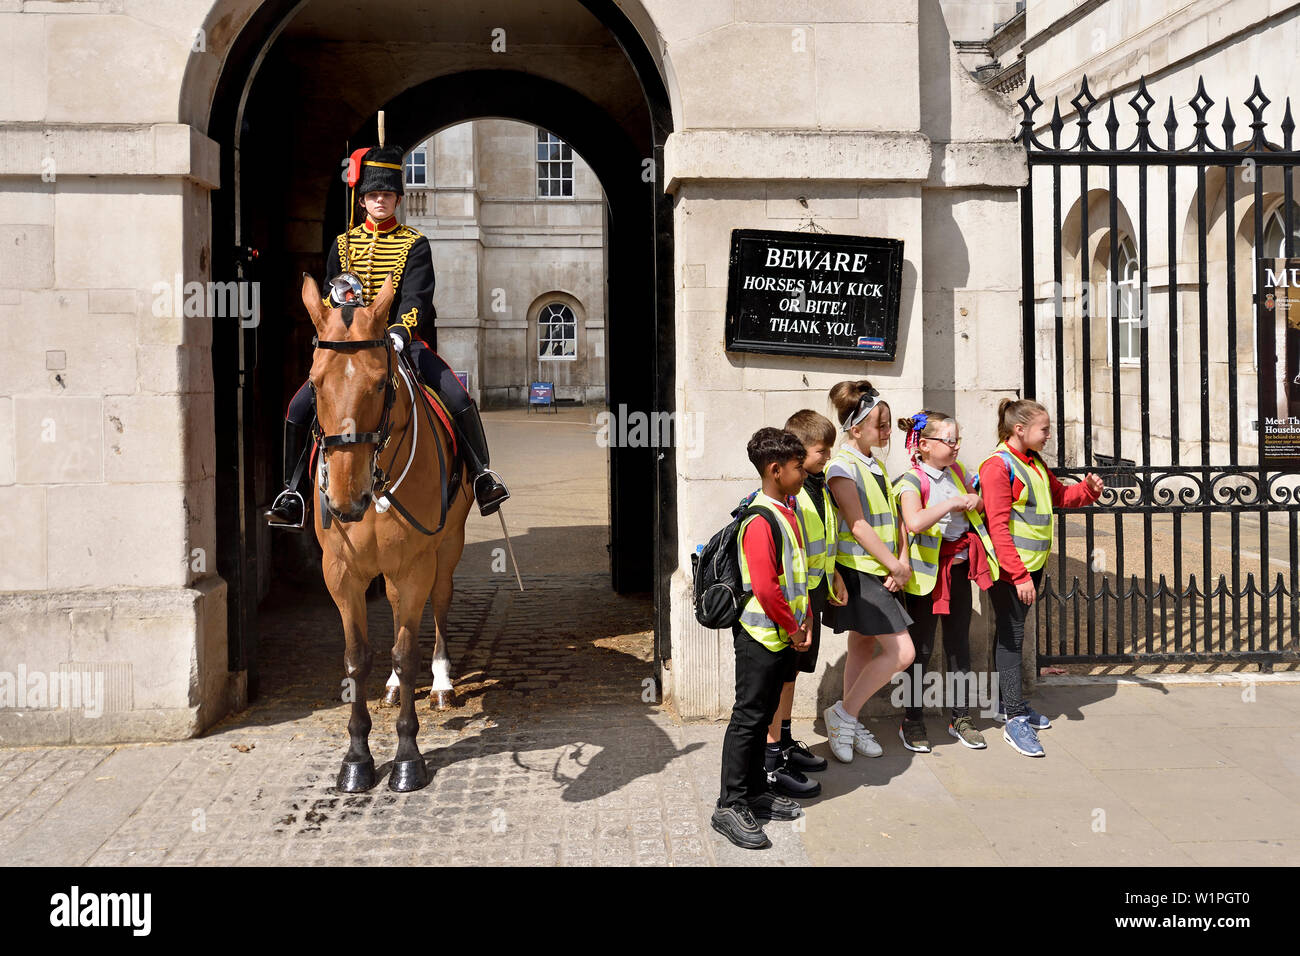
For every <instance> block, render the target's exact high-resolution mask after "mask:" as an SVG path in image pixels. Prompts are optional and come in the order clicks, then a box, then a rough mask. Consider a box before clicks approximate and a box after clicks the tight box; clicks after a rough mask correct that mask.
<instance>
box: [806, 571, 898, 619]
mask: <svg viewBox="0 0 1300 956" xmlns="http://www.w3.org/2000/svg"><path fill="white" fill-rule="evenodd" d="M836 570H837V571H839V572H840V577H842V578H843V579H844V589H845V591H847V592H848V596H849V600H848V603H847V604H845V605H844V606H843V607H836V606H835V605H834V604H827V605H826V611H825V612H824V613H823V614H822V624H823V625H825V626H826V627H829V628H830V629H831V630H832V631H834V632H835V633H836V634H839V633H841V632H843V631H857V632H858V633H859V634H869V635H871V634H897V633H898V632H899V631H902V630H904V629H905V628H908V627H910V626H911V625H912V616H911V615H910V614H908V613H907V609H906V608H905V607H903V601H902V592H901V591H900V592H898V593H897V594H895V593H894V592H892V591H889V590H888V589H886V588H885V585H884V578H878V577H876V576H875V575H874V574H867V573H866V572H865V571H859V570H857V569H856V568H850V567H845V566H844V565H838V566H837V567H836Z"/></svg>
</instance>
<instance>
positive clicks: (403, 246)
mask: <svg viewBox="0 0 1300 956" xmlns="http://www.w3.org/2000/svg"><path fill="white" fill-rule="evenodd" d="M345 258H346V261H345ZM340 272H351V273H352V274H354V275H355V276H356V277H357V278H358V279H360V280H361V286H362V289H363V290H364V295H365V301H366V302H367V303H370V302H374V301H375V297H376V296H377V295H379V290H380V289H382V288H383V286H384V279H386V278H387V277H388V276H389V275H391V276H392V277H393V290H394V300H393V301H394V305H393V308H392V311H391V313H390V316H391V320H390V325H389V328H390V329H391V328H393V327H394V326H401V327H403V328H404V329H405V330H406V331H407V333H408V336H410V335H419V337H420V338H422V339H423V340H424V341H425V342H427V343H428V344H429V346H430V347H431V348H433V349H437V347H438V346H437V330H436V326H435V321H434V320H435V318H436V313H435V312H434V309H433V291H434V286H435V277H434V272H433V256H432V254H431V252H430V250H429V241H428V239H426V238H425V237H424V236H423V235H421V234H420V233H419V232H417V231H416V230H415V229H412V228H411V227H410V226H407V225H404V224H402V223H399V222H397V220H396V219H395V218H393V219H388V220H385V221H384V222H382V223H379V224H378V225H377V226H376V224H375V223H373V222H371V221H370V220H369V219H368V218H367V221H366V222H364V223H362V224H361V225H359V226H357V227H355V228H354V229H353V230H352V231H351V232H350V233H346V234H340V235H339V236H338V237H337V238H336V239H335V240H334V245H333V246H332V247H331V248H330V252H329V261H328V263H327V265H326V277H325V278H326V282H328V281H329V280H330V279H333V278H334V277H335V276H337V275H338V274H339V273H340Z"/></svg>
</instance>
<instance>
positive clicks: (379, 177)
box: [266, 119, 510, 530]
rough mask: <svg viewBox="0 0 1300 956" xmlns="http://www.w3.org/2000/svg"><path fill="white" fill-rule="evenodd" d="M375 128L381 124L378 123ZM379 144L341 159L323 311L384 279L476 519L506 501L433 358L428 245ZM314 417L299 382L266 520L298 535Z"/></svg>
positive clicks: (404, 347)
mask: <svg viewBox="0 0 1300 956" xmlns="http://www.w3.org/2000/svg"><path fill="white" fill-rule="evenodd" d="M381 124H382V119H381ZM379 138H380V143H381V145H380V146H378V147H374V148H369V149H359V150H356V151H355V152H353V153H352V155H351V157H350V158H349V160H348V173H347V182H348V186H349V187H350V189H349V195H348V202H349V206H350V212H349V216H348V231H347V232H345V233H343V234H342V235H340V236H338V237H337V239H336V240H335V241H334V243H333V244H332V245H331V246H330V250H329V254H328V256H327V257H326V267H325V277H326V286H327V288H328V289H329V294H328V295H327V296H325V298H324V303H325V305H326V307H329V308H339V307H342V306H343V305H356V306H367V305H370V304H371V303H373V302H374V301H375V297H376V296H377V295H378V294H379V290H380V289H381V288H382V287H383V284H384V280H385V279H386V278H388V277H389V276H390V275H391V276H392V282H393V287H394V290H395V298H394V307H393V312H392V315H393V319H392V320H391V324H389V326H388V334H389V336H390V338H391V339H392V341H393V346H394V348H396V349H397V350H398V351H399V352H400V351H406V352H407V353H408V354H409V355H410V357H411V359H412V362H413V364H414V365H415V367H416V368H417V369H418V370H419V372H420V375H421V376H422V377H423V378H424V381H425V384H427V385H428V386H429V387H431V388H432V389H433V390H434V391H435V392H436V393H437V395H438V397H439V398H440V399H441V400H442V403H443V404H444V405H445V406H446V408H447V409H448V411H449V412H450V414H451V418H452V422H453V425H454V427H455V429H456V435H457V439H458V444H459V446H460V448H462V449H464V454H465V456H466V458H467V461H468V464H469V468H470V470H471V472H472V473H473V488H474V498H475V500H476V501H477V502H478V506H479V513H480V514H482V515H485V516H486V515H491V514H493V513H495V512H496V511H497V509H499V508H500V507H501V505H502V503H503V502H504V501H505V500H506V499H507V498H509V497H510V492H509V490H507V488H506V486H505V484H504V483H503V482H502V481H501V477H500V476H499V475H497V473H496V472H494V471H492V470H491V469H490V468H489V466H488V446H487V438H486V436H485V435H484V434H483V422H482V419H480V418H479V413H478V407H477V406H476V405H475V404H474V400H473V399H472V398H471V397H470V395H469V393H468V392H467V391H466V390H465V387H464V386H463V385H462V384H461V382H460V379H458V378H457V377H456V375H455V373H454V372H453V371H452V370H451V368H450V367H449V366H448V365H447V363H446V362H444V361H443V360H442V358H441V357H440V356H439V355H438V353H437V347H438V330H437V327H436V321H435V320H436V318H437V314H436V313H435V312H434V308H433V290H434V284H435V277H434V272H433V256H432V253H431V252H430V249H429V241H428V239H426V238H425V237H424V236H422V235H421V234H420V233H419V232H417V231H416V230H414V229H412V228H411V227H410V226H407V225H404V224H403V223H400V222H398V221H397V217H396V211H397V207H398V205H399V204H400V203H401V201H402V195H403V193H404V188H403V186H404V182H403V181H404V178H405V177H404V175H403V169H402V152H403V151H402V149H401V147H398V146H383V145H382V143H383V131H382V125H381V130H380V137H379ZM358 200H359V201H360V204H361V206H362V207H363V208H364V209H365V212H366V218H365V221H364V222H362V223H361V225H359V226H356V227H355V228H354V227H353V226H352V221H353V215H354V214H355V212H356V208H357V203H358ZM315 415H316V396H315V393H314V392H313V391H312V388H311V384H310V382H304V383H303V385H302V387H301V388H299V389H298V392H297V393H296V394H295V395H294V397H293V400H292V401H291V402H290V403H289V411H288V413H287V414H286V416H285V423H284V481H285V486H286V487H285V489H284V491H282V492H280V494H279V495H278V496H277V497H276V499H275V502H274V503H273V504H272V505H271V508H270V510H269V511H267V513H266V518H267V522H268V523H269V524H270V525H271V526H272V527H279V528H291V529H295V530H301V529H302V527H303V525H304V523H305V520H306V517H307V513H308V512H307V501H308V500H309V497H308V492H309V491H310V485H311V481H310V474H309V472H310V468H309V467H308V461H307V459H308V457H309V456H310V447H309V440H310V438H311V427H312V422H313V420H314V418H315Z"/></svg>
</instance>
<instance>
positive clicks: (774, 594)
mask: <svg viewBox="0 0 1300 956" xmlns="http://www.w3.org/2000/svg"><path fill="white" fill-rule="evenodd" d="M777 510H778V511H780V512H781V514H782V515H783V516H784V517H785V521H786V524H788V525H789V526H790V527H791V528H793V529H794V539H795V540H796V541H797V542H799V546H800V547H803V538H802V537H801V536H800V535H799V520H798V519H797V518H796V517H795V514H794V512H793V511H792V510H790V508H788V507H785V506H783V505H782V506H778V508H777ZM740 546H741V547H742V548H744V549H745V561H746V562H747V563H748V564H749V581H750V584H751V585H752V586H753V588H754V597H756V598H757V599H758V605H759V607H761V608H762V609H763V613H764V614H766V615H767V616H768V617H769V618H770V619H771V620H772V622H773V623H774V624H776V626H777V627H779V628H780V629H781V630H782V631H784V632H785V633H786V634H793V633H794V632H795V631H797V630H799V622H798V621H796V620H795V619H794V611H792V610H791V609H790V604H789V602H787V601H786V599H785V595H784V594H782V593H781V585H780V583H779V581H778V577H779V576H780V574H781V546H780V542H777V541H773V540H772V528H771V526H770V525H768V523H767V522H766V521H764V520H763V519H762V518H756V519H754V520H753V521H751V522H750V523H749V525H748V526H747V527H746V528H745V534H744V536H743V537H742V539H741V542H740ZM810 613H811V612H810Z"/></svg>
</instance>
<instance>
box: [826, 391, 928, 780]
mask: <svg viewBox="0 0 1300 956" xmlns="http://www.w3.org/2000/svg"><path fill="white" fill-rule="evenodd" d="M830 399H831V404H833V405H834V406H835V411H836V413H837V415H838V417H839V421H840V425H841V430H842V431H843V432H844V436H845V437H844V444H843V445H841V447H840V450H839V452H838V453H836V455H835V457H834V458H832V459H831V463H830V465H829V467H828V468H827V469H826V476H827V484H828V485H829V486H830V489H831V497H832V498H833V499H834V501H835V506H836V510H837V512H838V514H839V520H838V522H837V525H836V528H837V531H836V549H837V553H836V557H835V562H836V565H837V566H838V568H839V571H840V575H841V576H842V577H843V578H844V586H845V591H846V598H847V600H846V602H845V604H844V606H843V607H835V606H834V605H832V606H829V607H827V608H826V625H827V626H828V627H830V628H832V629H833V630H834V631H835V632H836V633H839V632H840V631H848V632H849V642H848V655H847V658H846V659H845V662H844V696H843V698H842V699H840V700H837V701H836V702H835V703H834V704H832V705H831V706H830V707H828V708H826V711H825V714H824V716H825V718H826V735H827V737H829V738H830V749H831V754H832V755H833V756H834V757H835V759H836V760H839V761H841V762H843V763H848V762H849V761H851V760H852V759H853V754H854V752H855V751H856V752H857V753H860V754H862V755H863V756H867V757H879V756H880V754H881V753H882V750H881V747H880V744H879V743H878V742H877V741H876V739H875V737H873V736H872V734H871V732H870V731H868V730H867V729H866V728H865V727H864V726H863V725H862V724H861V722H860V721H859V720H858V714H859V713H860V712H861V710H862V707H863V705H864V704H866V702H867V699H868V698H869V697H870V696H871V695H872V694H874V693H875V692H876V691H877V690H879V689H880V688H881V687H884V686H885V684H887V683H889V679H890V677H892V676H893V675H894V674H896V673H898V672H899V671H901V670H906V669H907V668H908V667H910V666H911V664H912V659H913V658H914V657H915V651H914V650H913V647H912V639H911V637H910V636H909V634H908V632H907V628H908V625H910V624H911V623H912V618H911V617H910V616H909V615H908V613H907V611H906V610H905V609H904V607H903V604H902V602H901V601H900V600H899V597H898V595H899V592H900V591H902V589H903V588H904V587H905V586H906V585H907V581H908V578H910V577H911V575H912V569H911V565H910V564H909V563H908V562H907V561H906V560H900V559H899V548H900V547H901V544H902V541H901V535H900V534H899V529H898V513H897V512H898V507H897V500H896V497H895V493H894V486H893V485H892V484H891V483H890V481H889V475H888V473H887V472H886V471H885V466H884V463H883V462H881V461H879V460H877V459H876V458H875V456H874V455H873V454H872V448H874V447H879V446H884V445H885V444H887V443H888V441H889V432H890V422H889V405H888V404H886V403H885V402H884V401H882V400H881V399H880V393H879V392H877V391H876V390H875V389H874V388H872V387H871V383H870V382H868V381H856V382H839V383H838V384H836V385H835V386H834V387H833V388H832V389H831V392H830ZM877 643H878V644H879V645H880V649H881V653H880V654H879V655H878V656H876V657H874V658H873V657H872V650H873V648H874V646H875V644H877Z"/></svg>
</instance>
